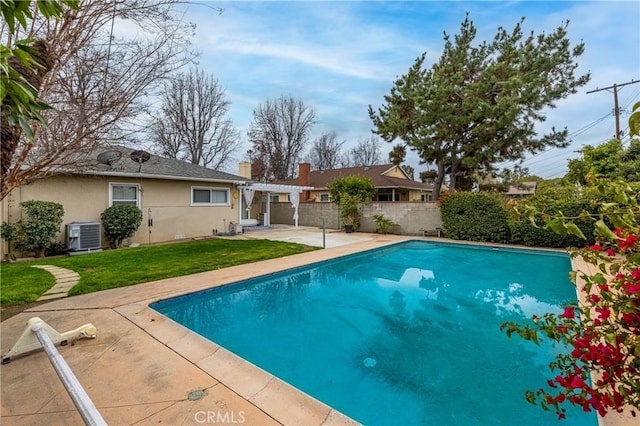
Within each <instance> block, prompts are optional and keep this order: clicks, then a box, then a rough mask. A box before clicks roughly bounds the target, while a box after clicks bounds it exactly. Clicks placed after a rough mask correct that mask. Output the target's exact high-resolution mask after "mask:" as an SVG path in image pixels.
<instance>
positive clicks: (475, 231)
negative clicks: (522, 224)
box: [440, 192, 509, 243]
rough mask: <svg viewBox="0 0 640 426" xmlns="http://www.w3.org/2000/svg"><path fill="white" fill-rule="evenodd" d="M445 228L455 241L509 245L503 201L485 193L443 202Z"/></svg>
mask: <svg viewBox="0 0 640 426" xmlns="http://www.w3.org/2000/svg"><path fill="white" fill-rule="evenodd" d="M440 215H441V216H442V226H443V228H444V232H445V233H446V234H447V237H449V238H452V239H454V240H468V241H485V242H494V243H507V242H509V226H508V225H507V213H506V210H505V207H504V201H503V198H502V197H501V196H500V195H498V194H492V193H486V192H457V193H454V194H451V195H447V196H446V197H444V198H442V199H441V200H440Z"/></svg>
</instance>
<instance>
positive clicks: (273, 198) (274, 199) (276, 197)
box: [269, 195, 280, 203]
mask: <svg viewBox="0 0 640 426" xmlns="http://www.w3.org/2000/svg"><path fill="white" fill-rule="evenodd" d="M269 201H271V202H272V203H279V202H280V196H279V195H272V196H270V197H269Z"/></svg>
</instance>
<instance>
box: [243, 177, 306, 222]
mask: <svg viewBox="0 0 640 426" xmlns="http://www.w3.org/2000/svg"><path fill="white" fill-rule="evenodd" d="M240 188H241V189H242V200H243V201H244V208H246V209H250V208H251V203H252V201H253V196H254V194H255V192H256V191H259V192H266V193H267V213H266V214H265V219H264V223H263V225H264V226H269V225H271V217H270V216H271V215H270V214H269V212H270V211H271V197H269V195H270V194H271V193H277V194H289V201H290V202H291V207H293V220H294V222H295V226H296V228H297V227H298V206H299V205H300V193H301V192H302V191H309V190H311V189H313V188H314V187H313V186H299V185H281V184H274V183H262V182H248V183H247V185H246V186H240ZM238 215H239V217H238V222H239V223H242V209H239V213H238Z"/></svg>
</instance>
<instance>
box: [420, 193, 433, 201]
mask: <svg viewBox="0 0 640 426" xmlns="http://www.w3.org/2000/svg"><path fill="white" fill-rule="evenodd" d="M420 201H431V194H420Z"/></svg>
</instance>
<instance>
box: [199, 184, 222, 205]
mask: <svg viewBox="0 0 640 426" xmlns="http://www.w3.org/2000/svg"><path fill="white" fill-rule="evenodd" d="M195 190H205V191H209V192H212V191H224V192H225V193H226V194H227V196H226V198H227V202H226V203H212V202H209V203H201V202H195V201H194V200H193V193H194V191H195ZM210 199H213V197H211V198H210ZM191 205H192V206H230V205H231V190H230V189H229V188H223V187H217V186H192V187H191Z"/></svg>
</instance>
